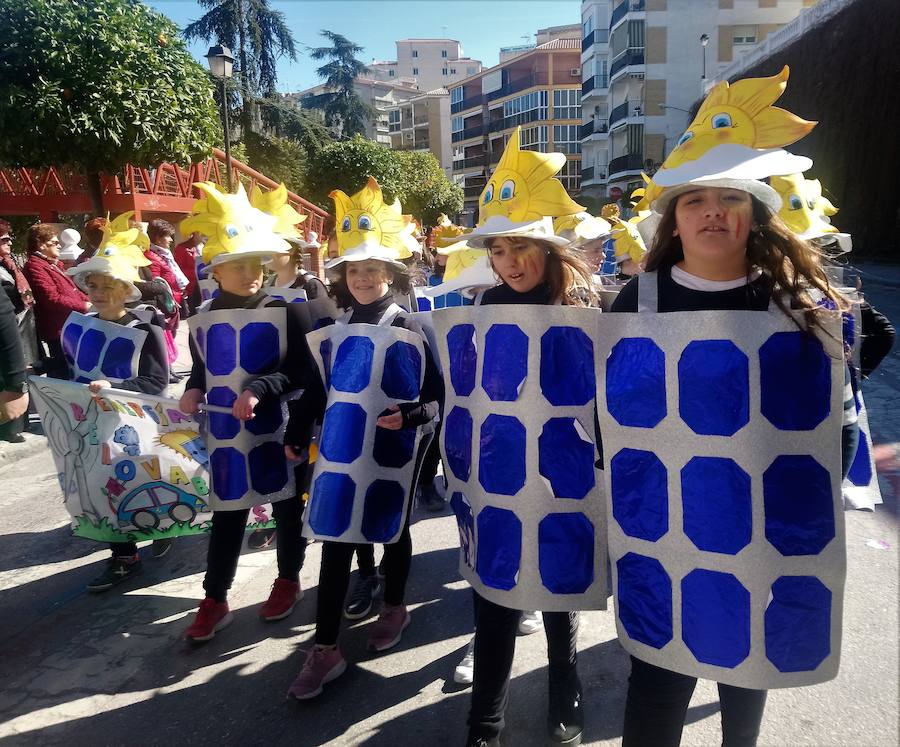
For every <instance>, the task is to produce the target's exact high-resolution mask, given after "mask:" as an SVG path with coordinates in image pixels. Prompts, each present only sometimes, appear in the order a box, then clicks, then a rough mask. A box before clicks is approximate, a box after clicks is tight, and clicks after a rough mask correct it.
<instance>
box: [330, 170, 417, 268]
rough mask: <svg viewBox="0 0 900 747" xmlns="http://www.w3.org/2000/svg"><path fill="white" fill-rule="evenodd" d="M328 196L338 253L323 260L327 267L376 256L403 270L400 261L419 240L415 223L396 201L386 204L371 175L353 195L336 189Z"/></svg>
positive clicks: (379, 188) (404, 266) (410, 252)
mask: <svg viewBox="0 0 900 747" xmlns="http://www.w3.org/2000/svg"><path fill="white" fill-rule="evenodd" d="M328 196H329V197H331V199H333V200H334V215H335V222H336V224H337V225H336V236H337V242H338V256H337V257H334V258H333V259H331V260H329V261H328V262H327V263H326V265H325V269H326V270H335V269H337V268H338V267H340V266H341V265H342V264H343V263H345V262H361V261H363V260H367V259H377V260H380V261H382V262H384V263H386V264H388V265H389V266H390V267H391V269H393V270H396V271H397V272H406V265H404V264H403V263H402V262H401V261H400V260H401V259H408V258H409V257H411V256H412V251H411V249H412V247H413V245H415V246H416V247H418V242H417V241H416V240H415V238H414V236H413V232H414V231H415V224H413V222H412V219H411V217H410V216H409V215H403V210H402V208H401V207H400V201H399V200H394V202H393V203H391V204H387V203H385V201H384V195H383V194H382V192H381V187H380V186H379V185H378V182H377V181H375V179H374V178H373V177H371V176H370V177H369V179H368V181H367V182H366V185H365V186H364V187H363V188H362V189H361V190H359V192H357V193H356V194H354V195H353V196H352V197H350V196H348V195H347V194H346V193H345V192H342V191H341V190H339V189H336V190H334V191H333V192H331V193H330V194H329V195H328Z"/></svg>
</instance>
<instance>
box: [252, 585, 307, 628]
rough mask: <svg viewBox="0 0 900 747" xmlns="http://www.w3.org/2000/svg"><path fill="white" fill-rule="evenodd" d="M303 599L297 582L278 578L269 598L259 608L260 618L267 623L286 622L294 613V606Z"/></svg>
mask: <svg viewBox="0 0 900 747" xmlns="http://www.w3.org/2000/svg"><path fill="white" fill-rule="evenodd" d="M302 597H303V591H302V590H301V589H300V584H299V583H298V582H297V581H288V580H287V579H286V578H276V579H275V583H274V584H272V591H271V593H270V594H269V598H268V599H267V600H266V601H265V602H263V605H262V607H260V608H259V616H260V617H261V618H262V619H263V620H265V621H266V622H275V621H276V620H284V618H286V617H287V616H288V615H290V614H291V612H293V611H294V605H296V604H297V602H299V601H300V599H301V598H302Z"/></svg>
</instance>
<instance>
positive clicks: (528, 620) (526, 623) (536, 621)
mask: <svg viewBox="0 0 900 747" xmlns="http://www.w3.org/2000/svg"><path fill="white" fill-rule="evenodd" d="M543 627H544V618H543V617H541V613H540V612H523V613H522V617H521V618H519V635H531V634H532V633H537V632H538V631H539V630H541V629H542V628H543Z"/></svg>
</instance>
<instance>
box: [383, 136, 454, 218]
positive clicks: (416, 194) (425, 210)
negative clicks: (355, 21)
mask: <svg viewBox="0 0 900 747" xmlns="http://www.w3.org/2000/svg"><path fill="white" fill-rule="evenodd" d="M393 154H394V158H396V159H397V161H398V162H399V164H400V173H401V175H402V182H401V185H400V202H401V203H403V209H404V211H406V212H407V213H411V214H412V215H414V216H415V217H416V218H418V219H419V220H420V221H421V222H422V225H423V227H426V228H427V227H430V226H435V225H437V219H438V216H439V215H440V214H441V213H446V214H447V215H456V214H457V213H459V212H460V211H461V210H462V208H463V199H464V195H463V190H462V188H461V187H460V186H459V185H458V184H453V183H451V182H450V181H449V180H448V179H447V175H446V174H445V173H444V170H443V169H442V168H441V164H440V162H439V161H438V160H437V158H435V157H434V154H433V153H431V152H429V151H418V150H402V151H393Z"/></svg>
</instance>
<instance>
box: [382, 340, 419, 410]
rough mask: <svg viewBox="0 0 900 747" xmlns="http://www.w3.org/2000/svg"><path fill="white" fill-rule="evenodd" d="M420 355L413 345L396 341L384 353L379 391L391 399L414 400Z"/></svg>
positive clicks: (417, 392)
mask: <svg viewBox="0 0 900 747" xmlns="http://www.w3.org/2000/svg"><path fill="white" fill-rule="evenodd" d="M421 375H422V355H421V353H419V350H418V349H417V348H416V347H415V345H410V344H409V343H408V342H402V341H398V342H395V343H392V344H391V345H390V347H388V349H387V350H386V351H385V353H384V370H383V371H382V374H381V391H383V392H384V393H385V394H386V395H387V396H388V397H390V398H391V399H398V400H404V401H407V402H414V401H415V400H417V399H418V398H419V379H420V377H421Z"/></svg>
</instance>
